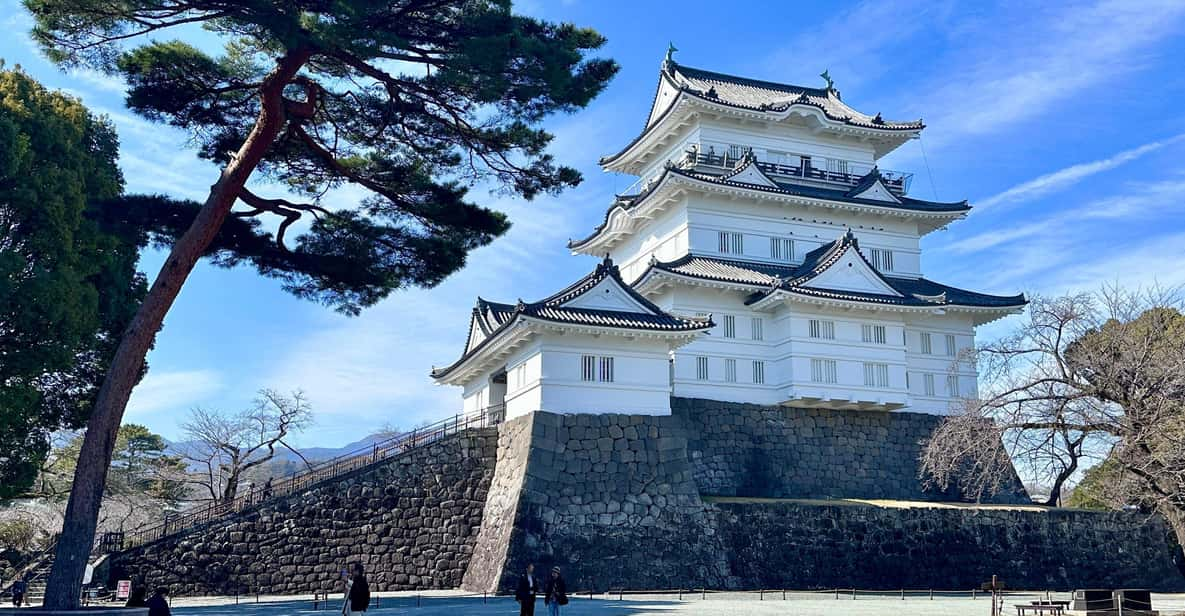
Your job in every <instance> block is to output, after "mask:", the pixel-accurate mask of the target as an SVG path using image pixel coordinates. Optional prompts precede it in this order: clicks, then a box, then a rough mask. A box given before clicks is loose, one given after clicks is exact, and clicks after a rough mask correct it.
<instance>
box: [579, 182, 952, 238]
mask: <svg viewBox="0 0 1185 616" xmlns="http://www.w3.org/2000/svg"><path fill="white" fill-rule="evenodd" d="M658 181H659V183H660V184H661V185H660V186H658V187H657V188H654V189H652V190H651V191H650V192H649V193H647V194H646V195H644V196H642V197H641V199H640V200H639V201H635V202H634V203H633V204H632V206H631V207H628V208H627V207H626V206H625V205H622V204H620V203H618V204H615V205H614V206H613V207H611V208H610V209H609V212H608V214H606V215H605V222H603V223H602V224H601V228H600V230H599V231H598V232H597V233H596V234H595V235H593V236H592V237H589V238H588V239H586V240H583V241H582V242H580V243H579V244H575V245H571V246H570V248H571V250H572V253H573V254H588V255H594V256H596V255H599V254H603V253H604V252H605V251H607V250H611V249H612V248H613V246H614V245H615V244H616V243H617V238H618V237H620V236H622V235H628V234H631V233H634V232H636V231H637V227H636V223H635V221H645V220H650V219H652V218H654V217H655V216H656V215H657V214H660V213H662V211H663V210H664V209H665V208H666V206H667V205H668V203H669V201H670V200H671V199H674V198H678V197H679V196H680V195H679V194H678V193H677V191H674V189H675V188H677V187H683V188H688V189H696V190H700V191H702V192H705V193H712V194H718V195H725V196H732V197H744V198H749V199H752V200H754V201H774V202H777V203H791V204H795V205H804V206H807V207H818V208H823V209H833V210H844V211H849V212H856V213H864V214H872V215H876V216H888V217H894V218H913V219H918V218H921V219H924V220H934V221H943V222H944V224H945V223H950V222H952V221H955V220H960V219H962V218H965V217H966V216H967V212H968V211H969V210H958V211H950V212H927V211H924V210H908V209H902V208H899V207H892V206H878V205H865V204H859V203H848V202H845V201H833V200H831V199H821V198H818V197H806V196H803V195H793V194H789V193H784V192H778V191H776V190H772V189H763V188H760V187H756V186H753V187H750V186H746V185H741V184H738V183H735V182H732V183H729V182H713V181H710V180H701V179H698V178H694V177H691V176H688V175H686V174H685V173H682V172H678V171H674V172H672V171H671V170H668V171H666V172H664V173H663V176H662V178H661V179H659V180H658ZM941 226H943V225H942V224H938V225H935V226H934V227H933V229H938V228H939V227H941ZM933 229H931V231H932V230H933ZM923 235H924V233H923Z"/></svg>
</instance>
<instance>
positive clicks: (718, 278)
mask: <svg viewBox="0 0 1185 616" xmlns="http://www.w3.org/2000/svg"><path fill="white" fill-rule="evenodd" d="M823 77H824V79H825V80H826V81H827V86H826V87H825V88H804V87H800V86H793V85H785V84H778V83H770V82H765V81H756V80H752V79H745V78H741V77H734V76H731V75H723V74H720V73H714V72H709V71H705V70H700V69H695V68H690V67H686V66H680V65H679V64H677V63H675V62H674V61H673V60H672V58H671V55H670V53H669V52H668V55H667V59H666V61H664V62H663V66H662V70H661V73H660V75H659V83H658V88H657V93H656V94H655V97H654V104H653V106H652V107H651V110H650V116H649V118H648V119H647V121H646V126H645V128H644V129H643V130H642V132H641V134H639V135H638V136H637V137H636V138H635V139H634V140H633V141H631V142H630V143H629V144H628V145H626V146H625V148H624V149H622V150H621V151H620V152H618V153H616V154H613V155H611V156H607V157H604V158H602V159H601V161H600V163H601V166H602V167H603V168H604V169H605V170H606V171H616V172H622V173H627V174H632V175H636V176H638V177H639V178H640V179H639V181H638V182H637V183H636V184H635V185H634V188H632V189H630V190H627V191H626V192H627V193H628V194H623V195H619V196H617V197H616V199H615V200H614V201H613V203H612V205H610V207H609V210H608V212H607V213H606V214H605V219H604V222H603V223H602V224H601V225H600V226H598V227H597V228H596V229H594V230H593V232H592V234H590V235H589V236H588V237H586V238H584V239H580V240H575V241H572V242H569V247H570V248H571V249H572V251H573V253H575V254H589V255H596V256H604V261H603V262H602V263H601V264H600V265H598V266H597V268H596V270H595V271H594V272H593V273H591V274H589V275H588V276H586V277H585V278H583V279H581V280H578V281H576V282H575V283H573V284H572V285H570V286H569V287H568V288H566V289H564V290H562V291H560V292H559V293H556V294H555V295H552V296H551V297H548V298H546V299H543V300H540V301H537V302H532V303H525V302H522V301H521V300H520V301H519V302H518V303H516V304H505V303H496V302H491V301H486V300H484V299H481V298H479V299H478V300H477V306H476V307H475V308H474V309H473V316H472V319H471V320H470V323H469V336H468V340H467V342H466V344H465V350H464V353H463V354H462V356H461V358H460V359H458V360H457V361H456V362H454V363H453V364H451V365H449V366H447V367H444V368H437V369H434V370H433V371H432V377H433V378H434V379H435V380H436V381H437V382H438V383H441V384H448V385H458V386H461V387H462V388H463V390H464V392H463V396H464V407H465V410H466V411H467V412H475V411H478V410H482V409H487V408H494V409H499V410H501V409H504V410H505V416H506V417H507V418H511V417H515V416H518V415H523V414H526V413H529V412H532V411H536V410H545V411H553V412H561V413H571V412H581V413H605V412H615V413H644V414H669V413H670V412H671V410H670V409H671V405H670V398H671V396H679V397H687V398H707V399H712V400H724V401H730V402H747V403H754V404H761V405H779V404H782V405H789V406H796V407H822V408H834V409H866V410H874V411H893V410H898V409H903V410H909V411H917V412H925V413H934V414H944V413H948V412H949V411H950V410H951V409H952V407H953V406H954V403H955V402H956V401H957V400H959V399H960V398H965V397H970V396H974V395H975V390H976V373H975V368H974V366H973V365H972V364H970V363H969V362H967V361H966V360H965V357H963V356H962V351H963V350H965V349H967V348H969V347H971V346H972V345H973V343H974V338H975V328H976V327H977V326H979V325H982V324H984V323H987V322H989V321H992V320H995V319H998V318H1000V317H1002V316H1004V315H1008V314H1011V313H1015V312H1018V311H1020V310H1021V309H1022V308H1023V306H1024V305H1025V298H1024V296H1023V295H1017V296H1010V297H1002V296H996V295H986V294H983V293H976V292H973V291H966V290H963V289H959V288H955V287H951V286H947V285H944V284H941V283H938V282H934V281H932V280H928V279H926V278H925V277H923V276H922V263H921V248H920V240H921V237H922V236H923V235H926V234H927V233H930V232H931V231H934V230H935V229H940V228H942V227H944V226H946V225H947V224H949V223H951V222H953V221H955V220H958V219H961V218H963V217H965V216H966V215H967V213H968V211H970V209H971V208H970V206H969V205H968V204H967V202H966V201H961V202H957V203H938V202H933V201H923V200H920V199H915V198H912V197H909V196H907V192H908V189H909V184H910V179H911V176H910V175H909V174H903V173H897V172H891V171H886V170H883V169H879V168H878V167H877V161H878V160H879V159H880V158H881V157H882V156H884V155H886V154H888V153H889V152H891V151H893V150H894V149H896V148H897V147H899V146H901V145H902V144H903V143H905V142H906V141H908V140H910V139H913V138H916V137H918V135H919V134H920V133H921V131H922V129H923V128H924V125H923V124H922V122H921V121H915V122H891V121H888V120H885V119H883V118H881V115H880V114H879V113H878V114H876V115H875V116H870V115H866V114H863V113H860V112H858V111H856V110H854V109H852V108H851V107H849V106H847V104H845V103H844V102H843V101H842V100H841V99H840V94H839V92H838V91H837V90H836V89H835V88H834V86H833V84H832V82H831V79H830V77H829V76H828V75H827V73H824V74H823Z"/></svg>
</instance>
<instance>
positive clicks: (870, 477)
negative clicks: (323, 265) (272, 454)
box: [113, 399, 1185, 594]
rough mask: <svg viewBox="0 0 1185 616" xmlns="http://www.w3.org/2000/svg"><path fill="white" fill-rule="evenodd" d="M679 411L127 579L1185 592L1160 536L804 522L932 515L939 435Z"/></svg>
mask: <svg viewBox="0 0 1185 616" xmlns="http://www.w3.org/2000/svg"><path fill="white" fill-rule="evenodd" d="M673 407H674V413H673V415H671V416H666V417H655V416H640V415H620V414H597V415H591V414H574V415H559V414H553V413H545V412H536V413H531V414H528V415H525V416H522V417H518V418H515V419H513V420H511V421H508V422H506V423H504V424H502V425H501V426H499V427H498V428H497V429H487V430H482V431H471V432H468V433H465V434H463V435H459V436H454V437H450V438H449V439H446V440H443V441H440V442H437V443H435V444H432V445H430V446H427V447H425V448H422V449H418V450H414V451H412V452H410V453H408V454H405V455H404V456H403V457H401V458H396V459H392V460H389V461H386V462H384V463H381V464H379V465H376V466H373V467H368V468H366V469H362V470H360V471H358V472H356V473H354V474H351V475H347V476H345V477H340V478H337V479H334V480H330V481H327V482H325V483H324V484H321V485H318V486H314V487H313V488H312V489H310V490H309V491H307V492H305V493H302V494H300V495H294V496H292V497H288V498H286V499H282V500H277V501H275V502H269V503H268V504H266V505H264V506H261V507H260V508H259V509H257V510H255V511H250V512H246V513H245V514H243V515H240V516H238V517H235V518H232V519H229V520H225V521H221V522H218V523H216V524H214V525H211V526H210V527H207V528H200V529H195V530H194V531H192V532H190V533H189V534H187V535H185V536H180V537H171V538H168V539H165V540H162V541H159V542H157V543H155V544H150V545H147V546H143V547H140V548H137V549H135V550H131V551H129V552H125V553H123V554H119V555H117V556H116V557H115V562H114V563H113V570H114V571H113V575H115V576H117V577H120V578H122V579H129V578H130V579H137V580H144V581H146V582H147V583H148V584H150V585H155V584H159V583H164V584H168V585H170V586H171V587H172V588H173V589H174V592H175V593H177V594H230V593H234V592H236V591H238V592H244V591H254V590H262V592H268V593H309V592H311V591H313V590H314V589H325V590H340V572H341V570H342V568H343V567H345V566H346V565H347V564H348V563H350V562H351V561H355V560H358V561H361V562H363V563H364V564H366V566H367V569H368V571H369V576H370V579H371V584H372V588H374V589H376V590H402V589H421V588H452V587H456V586H462V587H463V588H465V589H467V590H471V591H491V590H501V591H508V590H512V589H513V584H514V582H515V580H516V579H517V576H518V574H519V573H520V572H521V571H522V570H523V569H524V567H525V565H526V564H527V563H535V565H536V567H537V569H538V570H539V571H540V572H541V575H542V572H545V571H546V570H547V569H548V568H550V567H551V566H552V565H559V566H561V567H562V568H563V569H564V572H565V577H566V578H567V580H568V584H569V588H571V589H572V590H588V589H596V590H605V589H607V588H623V587H624V588H630V589H670V588H675V587H683V588H689V587H704V586H706V587H708V588H722V589H723V588H734V589H754V588H759V587H764V588H781V587H789V588H823V587H836V586H839V587H848V588H850V587H856V588H866V589H888V590H893V589H898V588H910V589H922V588H935V589H969V588H972V587H974V586H976V585H978V584H979V583H980V582H982V581H984V580H986V579H988V578H990V576H991V575H993V574H994V575H999V576H1000V577H1001V578H1002V579H1003V580H1004V581H1005V582H1006V583H1007V584H1008V585H1009V587H1011V588H1029V589H1045V588H1049V589H1059V590H1068V589H1072V588H1093V587H1128V588H1153V589H1157V590H1183V589H1185V579H1183V578H1182V577H1181V576H1180V574H1179V573H1178V572H1177V571H1176V569H1175V566H1174V559H1175V558H1176V557H1177V556H1178V555H1179V554H1180V550H1179V548H1178V547H1177V546H1176V544H1175V543H1174V542H1173V540H1172V539H1171V535H1170V533H1168V531H1167V529H1166V528H1165V526H1164V524H1163V523H1162V522H1161V521H1160V520H1159V519H1157V518H1149V517H1147V516H1142V515H1139V514H1134V513H1094V512H1084V511H1057V510H1053V511H1051V510H1041V509H1037V510H1033V509H1031V508H1026V509H1019V508H1000V507H994V508H993V507H987V508H985V507H976V506H970V505H964V506H949V505H948V506H942V505H924V504H923V505H918V506H914V507H910V508H889V507H876V506H872V505H866V504H858V503H853V502H850V501H849V502H844V503H828V502H827V501H826V500H810V501H808V500H804V499H807V498H822V497H827V496H836V497H845V498H866V499H867V498H889V499H895V500H912V501H922V500H926V499H930V500H933V499H937V498H939V496H938V495H934V494H927V493H925V492H924V491H923V490H922V489H921V486H920V484H919V483H917V480H916V463H917V462H916V458H917V451H918V441H920V440H921V439H922V438H924V436H925V434H928V430H929V428H930V427H932V426H933V425H934V424H935V422H936V421H937V419H936V418H931V417H929V416H918V415H915V414H908V413H901V414H877V413H846V412H834V411H810V410H802V409H787V408H781V407H774V408H762V407H756V406H752V405H732V404H728V403H720V402H711V401H702V400H681V399H675V400H673ZM1019 490H1020V488H1019V483H1018V486H1017V491H1016V492H1014V493H1013V494H1010V495H1007V496H1006V497H1004V498H1003V499H1002V500H1006V501H1007V500H1018V499H1019V497H1020V494H1022V492H1020V491H1019ZM738 495H739V496H738ZM757 497H774V498H757ZM793 499H797V500H793ZM120 569H122V570H123V571H119V570H120Z"/></svg>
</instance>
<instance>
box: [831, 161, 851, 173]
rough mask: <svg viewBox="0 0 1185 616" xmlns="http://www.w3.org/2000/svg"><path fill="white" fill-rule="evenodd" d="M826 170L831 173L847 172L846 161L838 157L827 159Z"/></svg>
mask: <svg viewBox="0 0 1185 616" xmlns="http://www.w3.org/2000/svg"><path fill="white" fill-rule="evenodd" d="M827 170H828V171H830V172H832V173H843V174H845V175H846V174H847V173H848V161H846V160H842V159H839V158H828V159H827Z"/></svg>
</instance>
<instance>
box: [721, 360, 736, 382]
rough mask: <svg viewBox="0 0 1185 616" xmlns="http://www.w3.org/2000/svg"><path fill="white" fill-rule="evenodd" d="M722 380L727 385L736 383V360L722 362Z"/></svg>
mask: <svg viewBox="0 0 1185 616" xmlns="http://www.w3.org/2000/svg"><path fill="white" fill-rule="evenodd" d="M724 380H725V381H728V382H729V383H735V382H737V360H735V359H726V360H724Z"/></svg>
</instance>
